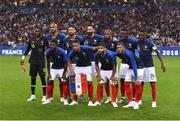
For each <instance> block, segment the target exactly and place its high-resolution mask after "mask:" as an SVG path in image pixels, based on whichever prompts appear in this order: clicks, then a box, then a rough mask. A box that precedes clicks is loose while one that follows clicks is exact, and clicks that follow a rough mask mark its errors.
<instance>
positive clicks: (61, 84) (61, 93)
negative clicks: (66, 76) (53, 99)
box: [59, 80, 63, 97]
mask: <svg viewBox="0 0 180 121" xmlns="http://www.w3.org/2000/svg"><path fill="white" fill-rule="evenodd" d="M59 94H60V97H63V83H62V81H61V80H59Z"/></svg>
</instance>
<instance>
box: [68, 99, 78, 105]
mask: <svg viewBox="0 0 180 121" xmlns="http://www.w3.org/2000/svg"><path fill="white" fill-rule="evenodd" d="M77 104H78V102H77V101H75V100H73V101H72V102H71V103H70V104H69V105H71V106H72V105H77Z"/></svg>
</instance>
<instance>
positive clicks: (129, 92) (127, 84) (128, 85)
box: [124, 82, 133, 102]
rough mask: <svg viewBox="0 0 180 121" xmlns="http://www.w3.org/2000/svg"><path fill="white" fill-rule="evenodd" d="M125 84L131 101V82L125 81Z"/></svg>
mask: <svg viewBox="0 0 180 121" xmlns="http://www.w3.org/2000/svg"><path fill="white" fill-rule="evenodd" d="M124 85H125V91H126V95H127V97H128V99H129V101H130V102H131V101H133V99H132V90H131V87H130V82H124Z"/></svg>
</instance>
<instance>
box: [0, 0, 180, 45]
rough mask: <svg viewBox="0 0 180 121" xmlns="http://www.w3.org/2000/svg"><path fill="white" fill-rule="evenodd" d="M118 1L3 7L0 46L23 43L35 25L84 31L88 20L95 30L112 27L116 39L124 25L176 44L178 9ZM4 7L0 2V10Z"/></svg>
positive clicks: (179, 40)
mask: <svg viewBox="0 0 180 121" xmlns="http://www.w3.org/2000/svg"><path fill="white" fill-rule="evenodd" d="M112 1H113V2H112ZM120 1H121V0H120ZM120 1H119V0H108V1H106V0H49V1H48V2H46V3H44V4H43V5H40V6H41V7H42V8H44V9H42V10H41V11H38V12H37V11H36V9H33V10H32V12H30V13H26V14H22V13H21V14H20V13H18V12H15V11H14V12H13V10H12V11H11V10H8V11H5V12H3V14H0V23H1V27H0V46H4V45H10V46H12V45H14V44H17V45H25V44H26V42H27V41H28V39H29V38H30V36H32V34H33V30H34V27H35V26H41V27H43V30H44V33H45V34H46V33H48V27H49V24H50V23H51V22H57V23H58V26H59V30H60V31H61V32H63V33H65V34H66V29H67V27H68V26H69V25H74V26H76V27H77V29H78V34H79V35H84V34H85V27H86V25H88V24H92V25H94V26H95V28H96V32H97V33H98V34H103V31H104V30H105V29H107V28H110V29H112V30H113V35H114V37H116V38H117V39H118V38H119V37H120V35H119V33H120V31H122V30H124V29H127V30H128V31H129V35H130V36H136V35H137V34H138V31H140V30H143V31H146V32H148V34H149V37H150V38H152V39H153V40H154V41H155V43H156V44H157V45H158V46H178V45H179V46H180V37H179V36H180V34H179V31H180V29H179V28H180V25H179V20H180V12H179V10H180V9H178V8H177V9H169V8H166V7H158V8H155V7H154V6H153V7H152V6H151V4H145V3H142V4H144V5H143V7H141V9H139V7H138V5H137V4H140V3H136V2H133V0H132V1H131V3H128V2H125V3H124V2H120ZM123 1H124V0H123ZM140 1H141V0H140ZM136 5H137V6H136ZM77 6H78V7H77ZM93 6H94V7H93ZM102 6H116V7H117V8H118V7H120V6H129V7H130V9H126V10H123V8H122V9H121V10H119V9H118V10H113V11H111V9H106V10H104V9H100V8H101V7H102ZM6 7H7V6H6ZM11 7H12V6H11ZM66 7H67V8H66ZM4 8H5V7H4V6H0V9H1V12H2V9H4ZM107 8H108V7H107ZM13 9H14V8H13Z"/></svg>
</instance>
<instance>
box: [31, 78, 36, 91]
mask: <svg viewBox="0 0 180 121" xmlns="http://www.w3.org/2000/svg"><path fill="white" fill-rule="evenodd" d="M35 87H36V77H31V94H32V95H35Z"/></svg>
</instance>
